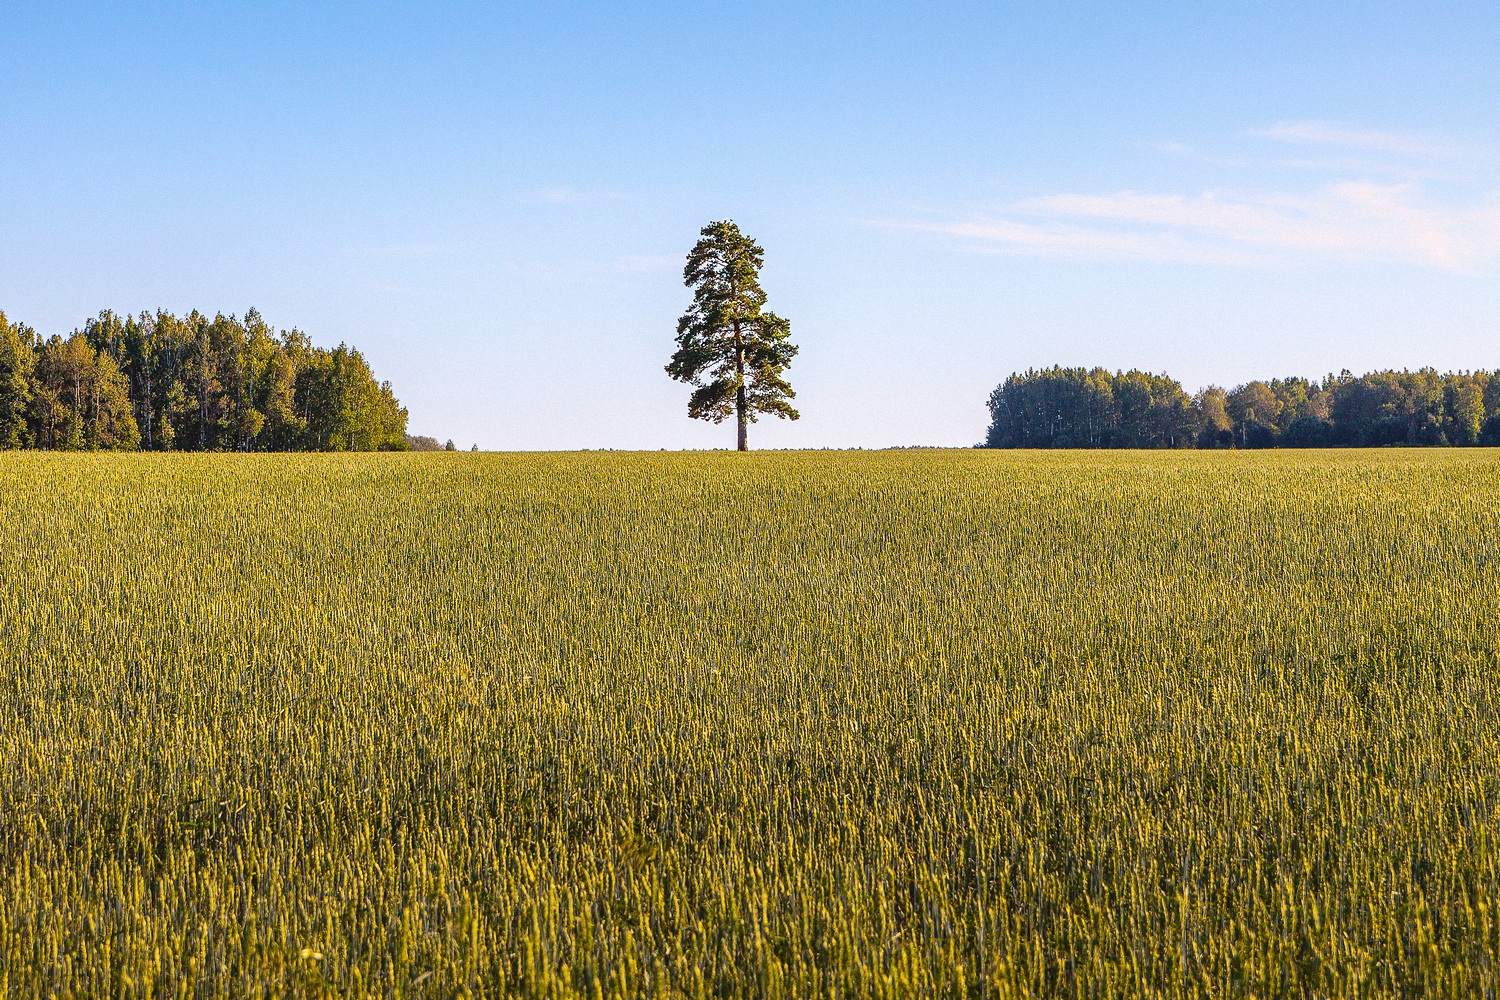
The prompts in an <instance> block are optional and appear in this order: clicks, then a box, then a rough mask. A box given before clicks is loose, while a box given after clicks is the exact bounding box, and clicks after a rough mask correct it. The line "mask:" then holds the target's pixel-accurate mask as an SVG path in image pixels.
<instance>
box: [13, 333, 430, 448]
mask: <svg viewBox="0 0 1500 1000" xmlns="http://www.w3.org/2000/svg"><path fill="white" fill-rule="evenodd" d="M25 447H35V448H51V449H65V450H134V449H137V448H139V449H143V450H150V451H377V450H379V451H400V450H404V449H406V448H407V447H408V444H407V438H406V410H405V409H404V408H402V406H401V404H400V402H399V401H398V400H397V399H396V397H395V395H394V393H393V392H392V390H391V384H390V383H389V382H377V381H376V380H375V377H374V375H373V374H372V373H371V371H370V367H369V365H368V364H367V363H366V361H365V359H364V357H363V355H361V354H360V352H359V351H357V350H355V349H354V348H352V347H349V346H347V345H345V344H340V345H339V346H338V347H336V348H333V349H331V350H329V349H325V348H320V347H314V346H313V344H312V342H311V341H310V340H309V339H308V337H307V335H306V334H304V333H302V332H301V331H299V330H295V329H293V330H284V331H281V332H280V333H277V332H275V331H273V330H272V329H271V327H270V326H269V325H268V324H267V323H266V322H265V320H264V319H263V318H262V317H261V315H260V313H258V312H256V311H255V310H254V309H251V310H250V311H249V312H247V313H246V314H245V316H244V318H243V319H237V318H236V317H234V316H232V315H231V316H225V315H223V314H222V313H220V314H218V315H215V316H214V317H213V318H212V319H210V318H208V317H207V316H206V315H204V314H202V313H199V312H192V313H189V314H188V315H187V316H185V317H181V318H179V317H177V316H174V315H172V314H171V313H169V312H165V311H160V312H156V313H144V312H143V313H141V314H140V315H139V316H119V315H116V314H115V313H113V312H110V311H107V310H106V311H105V312H102V313H100V314H99V316H98V317H96V318H95V319H91V320H89V321H88V323H87V324H85V326H84V328H83V329H82V330H75V331H74V332H73V333H72V334H70V335H69V336H67V337H61V336H52V337H49V338H47V339H45V340H43V339H42V338H41V337H39V336H38V335H37V334H36V332H35V331H34V330H32V329H31V328H30V327H27V326H24V325H22V324H19V323H12V322H10V321H9V320H8V319H6V317H5V315H4V314H3V313H0V448H25Z"/></svg>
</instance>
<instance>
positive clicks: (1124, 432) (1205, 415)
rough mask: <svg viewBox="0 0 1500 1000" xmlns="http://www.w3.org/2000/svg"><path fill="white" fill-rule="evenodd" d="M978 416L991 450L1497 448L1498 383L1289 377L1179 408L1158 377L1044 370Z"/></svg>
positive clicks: (1472, 375)
mask: <svg viewBox="0 0 1500 1000" xmlns="http://www.w3.org/2000/svg"><path fill="white" fill-rule="evenodd" d="M989 408H990V417H991V420H990V428H989V432H988V434H987V435H986V438H985V445H986V446H987V447H991V448H1185V447H1193V446H1195V445H1196V446H1197V447H1199V448H1225V447H1238V448H1269V447H1276V446H1281V447H1292V448H1306V447H1326V446H1329V445H1352V446H1360V447H1369V446H1378V445H1391V444H1404V445H1474V444H1484V443H1491V444H1500V432H1497V433H1495V434H1491V433H1490V430H1489V428H1490V427H1491V426H1494V427H1497V428H1500V422H1496V423H1493V425H1492V421H1495V418H1496V417H1497V416H1500V378H1497V377H1496V375H1495V374H1494V373H1491V372H1484V371H1475V372H1457V373H1449V374H1447V375H1439V374H1438V373H1437V372H1436V371H1434V370H1432V369H1431V368H1423V369H1420V370H1419V371H1415V372H1404V371H1403V372H1395V371H1382V372H1372V373H1370V374H1368V375H1363V376H1360V377H1359V378H1355V377H1354V376H1353V375H1350V374H1349V373H1348V372H1344V373H1342V374H1340V375H1329V376H1328V377H1327V378H1326V379H1324V380H1323V382H1322V383H1318V382H1312V381H1309V380H1308V379H1305V378H1298V377H1292V378H1285V379H1272V380H1271V381H1270V382H1261V381H1253V382H1247V383H1245V384H1243V385H1239V386H1236V387H1235V388H1233V389H1231V390H1229V391H1228V392H1226V391H1225V390H1223V389H1221V388H1219V387H1218V386H1209V387H1207V388H1206V389H1204V390H1202V391H1201V392H1199V393H1198V395H1197V396H1196V397H1194V398H1193V399H1191V400H1189V399H1188V398H1187V395H1186V394H1185V393H1184V392H1183V391H1182V387H1181V386H1180V385H1179V384H1178V383H1177V382H1176V381H1174V380H1172V379H1170V378H1168V377H1166V376H1165V375H1159V376H1158V375H1149V374H1147V373H1144V372H1137V371H1131V372H1121V373H1116V374H1114V375H1111V374H1110V373H1109V372H1107V371H1105V370H1104V369H1102V368H1095V369H1093V370H1092V371H1087V370H1085V369H1082V368H1058V367H1053V368H1050V369H1042V370H1040V371H1038V370H1030V371H1027V372H1025V373H1024V374H1022V373H1016V374H1013V375H1011V376H1010V378H1008V379H1006V380H1005V382H1004V383H1002V384H1001V385H1000V386H999V387H998V388H996V389H995V391H994V392H993V393H991V394H990V400H989Z"/></svg>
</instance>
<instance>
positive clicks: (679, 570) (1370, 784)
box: [0, 449, 1500, 1000]
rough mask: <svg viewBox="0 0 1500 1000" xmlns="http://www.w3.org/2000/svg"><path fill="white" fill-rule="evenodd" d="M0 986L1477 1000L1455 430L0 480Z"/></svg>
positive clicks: (1471, 460) (1497, 932) (1478, 953)
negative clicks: (1376, 447)
mask: <svg viewBox="0 0 1500 1000" xmlns="http://www.w3.org/2000/svg"><path fill="white" fill-rule="evenodd" d="M0 579H3V580H4V588H3V593H0V997H25V998H32V997H35V998H39V1000H41V998H50V997H56V998H68V997H116V996H118V997H132V998H146V997H159V998H175V997H181V998H190V997H191V998H197V997H205V998H207V997H280V996H305V997H323V996H327V997H419V996H428V997H451V996H512V995H514V996H524V997H557V998H563V997H586V998H604V997H693V998H699V997H787V998H790V997H808V998H812V997H829V998H833V997H876V998H897V997H1026V996H1037V997H1040V996H1049V997H1050V996H1059V997H1127V996H1128V997H1137V996H1139V997H1239V996H1255V997H1277V996H1296V997H1301V996H1327V997H1381V996H1392V997H1395V996H1417V995H1421V996H1428V997H1480V996H1495V995H1496V992H1497V988H1500V913H1497V908H1500V867H1497V862H1500V843H1497V834H1500V830H1497V794H1500V758H1497V752H1500V722H1497V715H1496V699H1497V697H1500V686H1497V681H1500V635H1497V624H1500V453H1497V452H1495V451H1487V450H1478V449H1476V450H1463V451H1458V450H1452V451H1447V450H1445V451H1417V450H1402V451H1381V452H1368V451H1345V452H1293V453H1187V454H1181V453H1178V454H1148V453H1114V454H1101V453H1047V454H1040V453H1016V452H1008V453H995V452H979V451H957V452H884V453H848V452H844V453H835V452H830V453H788V454H773V453H764V454H751V455H735V454H725V453H717V454H715V453H710V454H688V455H680V454H610V453H593V454H573V455H531V456H520V455H470V454H457V455H447V454H433V455H364V456H305V455H303V456H275V457H272V456H244V455H221V456H196V457H194V456H160V455H131V456H100V455H94V456H90V455H50V454H11V455H5V456H3V457H0Z"/></svg>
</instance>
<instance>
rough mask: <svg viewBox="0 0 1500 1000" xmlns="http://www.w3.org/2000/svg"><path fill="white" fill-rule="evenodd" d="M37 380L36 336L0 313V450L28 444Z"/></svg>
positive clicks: (29, 329)
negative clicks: (32, 400)
mask: <svg viewBox="0 0 1500 1000" xmlns="http://www.w3.org/2000/svg"><path fill="white" fill-rule="evenodd" d="M35 378H36V334H35V333H34V332H33V331H32V330H31V328H30V327H26V326H22V325H20V324H18V323H11V322H10V321H9V320H8V319H6V318H5V313H3V312H0V448H6V449H8V448H25V447H27V446H28V445H30V444H31V440H32V439H31V427H30V423H29V421H28V419H27V417H28V415H29V414H30V412H31V399H32V396H33V395H34V393H33V391H32V385H33V384H34V380H35Z"/></svg>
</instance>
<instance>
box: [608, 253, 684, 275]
mask: <svg viewBox="0 0 1500 1000" xmlns="http://www.w3.org/2000/svg"><path fill="white" fill-rule="evenodd" d="M682 261H683V258H682V256H681V255H677V256H664V255H660V254H655V255H653V254H627V255H625V256H623V257H616V258H615V266H616V267H618V268H619V269H620V270H622V271H675V270H676V269H677V268H679V267H681V266H682Z"/></svg>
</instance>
